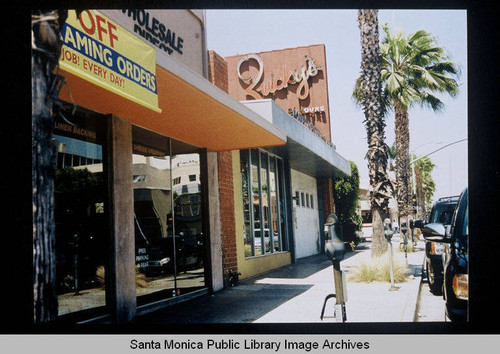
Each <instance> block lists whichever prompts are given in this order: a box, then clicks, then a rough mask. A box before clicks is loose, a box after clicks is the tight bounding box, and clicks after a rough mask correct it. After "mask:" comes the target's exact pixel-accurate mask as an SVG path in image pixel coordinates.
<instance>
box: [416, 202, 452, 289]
mask: <svg viewBox="0 0 500 354" xmlns="http://www.w3.org/2000/svg"><path fill="white" fill-rule="evenodd" d="M458 198H459V196H453V197H444V198H440V199H439V200H438V201H437V202H435V203H434V205H433V206H432V210H431V214H430V215H429V222H428V223H429V224H431V223H440V224H443V225H444V226H447V225H450V224H451V218H452V216H453V212H454V211H455V207H456V205H457V203H458ZM424 226H425V224H424V222H423V221H422V220H417V221H416V222H415V227H418V228H420V229H421V230H422V233H423V234H424V235H423V236H424V238H425V237H426V235H425V232H426V231H425V228H424ZM443 250H444V245H443V244H442V243H439V242H433V241H429V240H426V242H425V273H426V274H427V280H428V281H429V288H430V290H431V292H432V293H433V294H436V295H439V294H441V291H442V288H443Z"/></svg>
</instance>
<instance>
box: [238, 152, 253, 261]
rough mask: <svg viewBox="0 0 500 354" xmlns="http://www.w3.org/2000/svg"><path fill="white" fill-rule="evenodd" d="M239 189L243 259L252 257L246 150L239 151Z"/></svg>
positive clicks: (247, 155)
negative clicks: (241, 211)
mask: <svg viewBox="0 0 500 354" xmlns="http://www.w3.org/2000/svg"><path fill="white" fill-rule="evenodd" d="M240 154H241V164H240V165H241V171H240V172H241V189H242V197H243V239H244V245H245V257H251V256H252V234H251V229H250V225H251V220H252V218H251V216H250V212H251V209H250V193H249V182H248V181H249V179H250V176H249V170H248V164H249V161H250V160H249V154H248V150H242V151H241V153H240Z"/></svg>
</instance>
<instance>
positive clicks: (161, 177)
mask: <svg viewBox="0 0 500 354" xmlns="http://www.w3.org/2000/svg"><path fill="white" fill-rule="evenodd" d="M132 133H133V152H134V154H133V171H134V175H145V176H146V178H145V180H144V181H138V182H135V183H134V184H133V189H134V223H135V256H136V274H137V275H136V277H137V281H136V293H137V303H138V305H142V304H145V303H150V302H153V301H158V300H163V299H167V298H170V297H174V296H179V295H183V294H186V293H190V292H192V291H195V290H199V289H202V288H204V287H206V273H205V263H206V261H205V258H206V245H207V242H206V240H205V233H204V232H203V228H204V227H203V219H202V217H203V208H202V199H203V198H202V188H201V184H200V183H199V182H197V181H196V178H195V179H194V181H193V180H192V178H190V176H192V175H194V176H196V175H197V174H198V175H199V174H200V171H201V165H200V151H199V149H197V148H195V147H191V146H189V145H187V144H182V143H180V142H177V141H175V140H173V139H170V138H167V137H163V136H160V135H158V134H154V133H152V132H149V131H146V130H143V129H141V128H138V127H133V130H132ZM181 181H189V182H188V183H187V184H181ZM184 183H185V182H184Z"/></svg>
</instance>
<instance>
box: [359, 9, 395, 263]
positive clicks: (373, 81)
mask: <svg viewBox="0 0 500 354" xmlns="http://www.w3.org/2000/svg"><path fill="white" fill-rule="evenodd" d="M358 25H359V29H360V35H361V76H360V78H359V79H358V87H357V90H355V92H354V94H353V95H354V97H355V98H356V100H357V101H358V103H360V104H361V105H362V106H363V111H364V115H365V120H364V121H363V123H364V125H365V128H366V135H367V142H368V152H367V154H366V158H367V159H368V173H369V177H370V186H371V193H370V202H371V209H372V218H373V219H372V225H373V238H372V257H379V256H381V255H383V254H384V253H385V252H386V250H387V242H386V241H385V238H384V226H383V220H384V218H385V217H387V212H388V204H389V198H390V197H391V194H392V184H391V182H390V180H389V177H388V175H387V150H388V147H387V145H386V144H385V142H384V138H385V132H384V129H385V122H384V119H383V114H382V102H381V94H382V86H381V63H380V47H379V32H378V10H359V11H358Z"/></svg>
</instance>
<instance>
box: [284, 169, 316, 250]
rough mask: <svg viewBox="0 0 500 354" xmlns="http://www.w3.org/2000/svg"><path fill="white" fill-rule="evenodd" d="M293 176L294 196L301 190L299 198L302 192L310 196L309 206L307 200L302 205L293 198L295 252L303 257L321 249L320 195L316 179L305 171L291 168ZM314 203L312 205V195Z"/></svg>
mask: <svg viewBox="0 0 500 354" xmlns="http://www.w3.org/2000/svg"><path fill="white" fill-rule="evenodd" d="M291 177H292V196H293V197H294V196H295V193H296V192H299V198H301V195H302V193H303V194H304V197H305V196H306V195H308V196H309V207H307V203H306V202H305V206H302V200H300V205H297V204H296V202H295V200H293V225H294V228H295V230H294V231H295V254H296V258H302V257H307V256H311V255H314V254H317V253H319V252H320V249H321V241H320V234H319V214H318V195H317V193H318V192H317V186H316V179H315V178H313V177H310V176H308V175H306V174H304V173H301V172H298V171H295V170H293V169H292V170H291ZM311 195H312V200H313V203H312V204H313V205H312V207H311V202H310V199H311V197H310V196H311Z"/></svg>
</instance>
